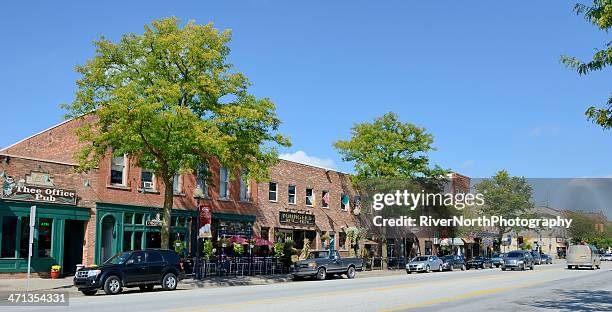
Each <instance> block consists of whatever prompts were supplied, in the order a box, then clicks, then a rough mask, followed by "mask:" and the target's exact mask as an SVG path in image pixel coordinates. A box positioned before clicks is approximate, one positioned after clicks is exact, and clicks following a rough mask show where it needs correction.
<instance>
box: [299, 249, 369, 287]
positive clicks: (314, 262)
mask: <svg viewBox="0 0 612 312" xmlns="http://www.w3.org/2000/svg"><path fill="white" fill-rule="evenodd" d="M362 269H363V260H362V259H359V258H341V257H340V254H339V253H338V251H334V252H332V253H330V252H329V250H320V251H311V252H310V253H309V254H308V256H307V257H306V259H305V260H300V261H298V262H296V263H295V264H294V265H293V266H292V267H291V276H292V277H293V279H294V280H299V279H301V278H304V277H315V278H316V279H318V280H324V279H325V278H326V277H327V276H331V275H336V274H344V275H346V276H347V277H348V278H355V275H356V272H357V271H361V270H362Z"/></svg>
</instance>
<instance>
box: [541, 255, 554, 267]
mask: <svg viewBox="0 0 612 312" xmlns="http://www.w3.org/2000/svg"><path fill="white" fill-rule="evenodd" d="M540 258H542V263H543V264H552V263H553V259H552V257H551V256H549V255H547V254H545V253H541V254H540Z"/></svg>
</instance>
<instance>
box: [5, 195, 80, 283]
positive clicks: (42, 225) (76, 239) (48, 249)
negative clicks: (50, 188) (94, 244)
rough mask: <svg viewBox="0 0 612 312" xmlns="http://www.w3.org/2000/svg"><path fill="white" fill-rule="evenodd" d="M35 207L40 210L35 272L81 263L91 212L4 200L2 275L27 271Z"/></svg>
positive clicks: (36, 229)
mask: <svg viewBox="0 0 612 312" xmlns="http://www.w3.org/2000/svg"><path fill="white" fill-rule="evenodd" d="M32 205H36V207H37V212H36V226H35V229H34V243H33V247H32V254H33V255H32V271H33V272H50V271H51V266H52V265H60V266H62V271H64V265H65V262H66V263H70V266H71V267H72V265H74V264H75V263H74V262H77V264H78V263H80V262H81V259H82V248H83V240H84V233H85V223H86V221H87V220H89V216H90V209H88V208H81V207H76V206H68V205H52V204H43V203H29V202H14V201H9V200H1V199H0V251H1V252H0V272H27V264H28V259H27V258H28V237H29V219H30V206H32ZM78 232H81V233H80V234H79V233H78ZM79 258H81V259H79ZM77 259H78V260H77Z"/></svg>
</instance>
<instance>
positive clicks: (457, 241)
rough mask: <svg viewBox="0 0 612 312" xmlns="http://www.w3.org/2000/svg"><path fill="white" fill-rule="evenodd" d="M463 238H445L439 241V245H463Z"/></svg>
mask: <svg viewBox="0 0 612 312" xmlns="http://www.w3.org/2000/svg"><path fill="white" fill-rule="evenodd" d="M463 245H464V243H463V240H462V239H461V238H445V239H443V240H441V241H440V246H463Z"/></svg>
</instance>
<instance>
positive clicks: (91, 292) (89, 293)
mask: <svg viewBox="0 0 612 312" xmlns="http://www.w3.org/2000/svg"><path fill="white" fill-rule="evenodd" d="M81 292H82V293H83V295H85V296H93V295H95V294H96V293H97V292H98V290H97V289H88V290H81Z"/></svg>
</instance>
